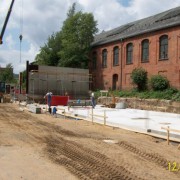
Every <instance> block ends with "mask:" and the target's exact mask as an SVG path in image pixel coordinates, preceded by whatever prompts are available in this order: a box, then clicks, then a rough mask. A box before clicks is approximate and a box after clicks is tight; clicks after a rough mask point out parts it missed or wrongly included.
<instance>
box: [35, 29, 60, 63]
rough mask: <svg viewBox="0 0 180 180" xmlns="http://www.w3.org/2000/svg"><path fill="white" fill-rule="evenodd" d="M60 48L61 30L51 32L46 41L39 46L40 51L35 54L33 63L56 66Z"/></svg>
mask: <svg viewBox="0 0 180 180" xmlns="http://www.w3.org/2000/svg"><path fill="white" fill-rule="evenodd" d="M60 48H61V32H57V33H53V34H52V35H51V36H50V37H49V38H48V40H47V43H46V44H45V45H44V46H43V47H41V49H40V53H39V54H37V55H36V58H35V64H38V65H49V66H57V65H58V64H59V61H60V58H59V55H58V52H59V50H60Z"/></svg>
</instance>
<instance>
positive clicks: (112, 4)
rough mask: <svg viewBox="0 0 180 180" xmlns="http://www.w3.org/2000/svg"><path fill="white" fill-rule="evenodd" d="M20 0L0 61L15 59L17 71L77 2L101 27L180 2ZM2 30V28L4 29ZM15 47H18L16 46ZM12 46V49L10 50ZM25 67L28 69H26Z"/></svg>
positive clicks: (3, 6) (1, 7)
mask: <svg viewBox="0 0 180 180" xmlns="http://www.w3.org/2000/svg"><path fill="white" fill-rule="evenodd" d="M22 1H23V41H22V49H23V51H22V62H21V63H19V59H20V52H19V34H20V14H22V9H21V2H22ZM123 1H124V2H125V0H53V1H52V0H31V1H25V0H18V1H15V3H14V7H13V11H12V13H11V16H10V19H9V22H8V25H7V29H6V32H5V36H4V39H5V40H4V44H3V45H1V46H0V65H1V66H5V65H6V64H8V63H12V64H13V66H14V71H15V72H16V73H17V72H19V71H22V70H24V69H25V61H26V60H29V61H30V62H32V61H33V60H34V58H35V55H36V54H37V53H38V50H39V47H40V46H43V45H44V43H45V42H46V41H47V38H48V36H50V35H51V34H52V33H53V32H56V31H59V30H60V28H61V27H62V24H63V21H64V20H65V19H66V14H67V11H68V9H69V7H70V6H71V5H72V3H73V2H77V8H78V10H82V11H84V12H92V13H93V14H94V17H95V20H97V21H98V28H99V29H100V32H101V31H102V30H109V29H112V28H115V27H117V26H120V25H123V24H126V23H128V22H132V21H134V20H137V19H142V18H145V17H148V16H151V15H154V14H157V13H160V12H162V11H165V10H168V9H170V8H173V7H176V6H179V5H180V0H159V1H158V0H129V1H128V0H127V1H128V2H129V3H128V4H129V6H124V5H122V4H120V2H123ZM10 2H11V1H10V0H9V1H7V0H1V1H0V12H1V13H0V28H1V27H2V25H3V22H4V19H5V16H6V14H7V10H8V8H9V5H10ZM0 30H1V29H0ZM13 48H14V49H13ZM9 49H11V50H9ZM23 68H24V69H23Z"/></svg>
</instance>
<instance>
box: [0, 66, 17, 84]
mask: <svg viewBox="0 0 180 180" xmlns="http://www.w3.org/2000/svg"><path fill="white" fill-rule="evenodd" d="M0 81H2V82H6V83H14V82H15V79H14V76H13V66H12V64H11V63H9V64H7V65H6V68H5V69H4V70H3V71H2V72H1V74H0Z"/></svg>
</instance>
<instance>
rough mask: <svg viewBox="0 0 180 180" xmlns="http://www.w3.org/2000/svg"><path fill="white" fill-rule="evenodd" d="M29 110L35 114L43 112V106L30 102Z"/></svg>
mask: <svg viewBox="0 0 180 180" xmlns="http://www.w3.org/2000/svg"><path fill="white" fill-rule="evenodd" d="M28 110H29V111H30V112H32V113H35V114H41V107H39V106H37V105H35V104H30V105H29V106H28Z"/></svg>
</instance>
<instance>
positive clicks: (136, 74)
mask: <svg viewBox="0 0 180 180" xmlns="http://www.w3.org/2000/svg"><path fill="white" fill-rule="evenodd" d="M131 79H132V82H133V84H136V85H137V89H138V91H142V90H145V89H146V88H147V81H148V78H147V71H146V70H144V69H143V68H141V67H140V68H135V69H133V71H132V74H131Z"/></svg>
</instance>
